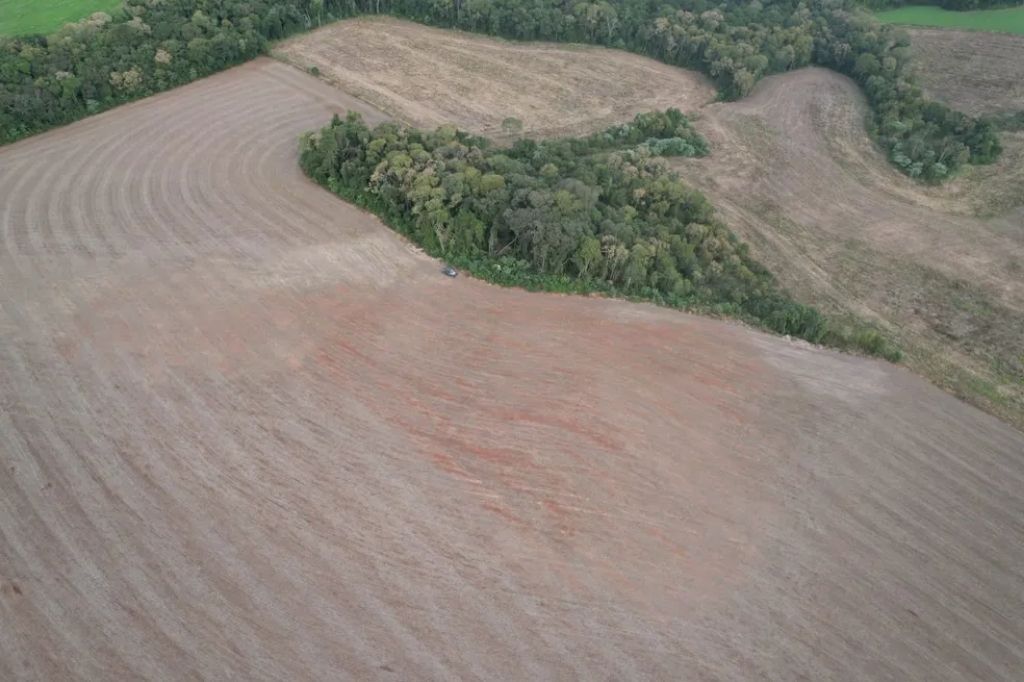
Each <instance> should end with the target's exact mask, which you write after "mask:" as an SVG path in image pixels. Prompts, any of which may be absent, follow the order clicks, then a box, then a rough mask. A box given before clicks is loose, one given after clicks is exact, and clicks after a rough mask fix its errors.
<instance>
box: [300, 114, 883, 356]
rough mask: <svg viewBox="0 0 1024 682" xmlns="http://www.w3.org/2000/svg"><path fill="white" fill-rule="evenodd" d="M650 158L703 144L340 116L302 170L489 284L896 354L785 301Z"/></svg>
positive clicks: (679, 136)
mask: <svg viewBox="0 0 1024 682" xmlns="http://www.w3.org/2000/svg"><path fill="white" fill-rule="evenodd" d="M654 150H661V152H662V154H667V153H673V154H680V155H685V156H698V155H703V154H705V153H706V144H705V142H704V140H703V139H702V138H701V137H700V136H699V135H698V134H697V133H696V132H695V131H694V130H693V129H692V128H691V127H690V124H689V122H688V121H687V120H686V118H685V117H684V116H683V115H682V114H680V113H679V112H678V111H675V110H668V111H666V112H662V113H650V114H641V115H639V116H637V117H636V119H635V120H634V121H633V122H632V123H629V124H626V125H621V126H615V127H613V128H609V129H608V130H606V131H604V132H601V133H596V134H594V135H590V136H587V137H583V138H565V139H558V140H549V141H542V142H538V141H534V140H529V139H523V140H519V141H517V142H516V143H515V144H514V145H513V146H512V147H511V148H501V147H496V146H494V145H492V144H491V143H490V142H489V141H488V140H486V139H484V138H480V137H474V136H471V135H468V134H466V133H464V132H461V131H458V130H456V129H455V128H454V127H451V126H446V127H442V128H439V129H437V130H436V131H433V132H424V131H420V130H415V129H411V128H408V127H405V126H402V125H399V124H397V123H384V124H381V125H379V126H377V127H376V128H373V129H371V128H369V127H368V126H367V125H366V124H365V123H364V122H363V121H362V119H361V118H360V117H359V116H358V115H356V114H354V113H350V114H349V115H348V116H347V117H346V118H345V119H341V118H339V117H335V118H334V120H333V121H332V122H331V124H330V125H329V126H327V127H326V128H324V129H322V130H321V131H319V132H317V133H311V134H307V135H306V136H305V137H304V138H303V140H302V147H301V157H300V163H301V164H302V168H303V169H304V170H305V172H306V173H307V174H309V175H310V176H311V177H312V178H313V179H315V180H316V181H317V182H319V183H321V184H322V185H324V186H325V187H328V188H329V189H331V190H332V191H333V192H335V193H337V194H339V195H340V196H342V197H344V198H346V199H348V200H350V201H353V202H355V203H357V204H359V205H361V206H363V207H366V208H368V209H370V210H372V211H374V212H375V213H377V214H378V215H379V216H381V217H382V218H383V219H384V220H385V221H386V222H387V223H388V224H390V225H391V226H392V227H394V228H395V229H397V230H398V231H400V232H401V233H403V234H405V235H406V236H408V237H409V238H410V239H412V240H413V241H414V242H416V243H417V244H419V245H420V246H422V247H423V248H424V249H425V250H426V251H427V252H428V253H430V254H432V255H434V256H437V257H441V258H444V259H446V260H448V261H450V262H452V263H453V264H456V265H458V266H460V267H463V268H465V269H467V270H469V271H470V272H471V273H473V274H475V275H477V276H479V277H481V278H483V279H486V280H489V281H491V282H494V283H497V284H502V285H506V286H522V287H525V288H527V289H535V290H546V291H561V292H568V293H590V292H600V293H604V294H608V295H613V296H623V297H627V298H637V299H643V300H649V301H654V302H656V303H659V304H662V305H668V306H672V307H678V308H685V309H696V310H701V311H705V312H712V313H716V314H721V315H729V316H734V317H738V318H741V319H744V320H747V321H751V322H753V323H755V324H757V325H759V326H761V327H763V328H766V329H769V330H772V331H775V332H778V333H780V334H789V335H792V336H797V337H800V338H803V339H807V340H808V341H811V342H814V343H831V344H832V345H837V346H840V347H844V348H851V349H858V350H862V351H864V352H868V353H872V354H876V355H882V356H885V357H890V358H894V357H896V355H895V351H894V350H893V349H892V347H891V346H890V345H889V344H888V343H886V342H885V341H884V339H881V337H878V338H875V337H873V336H870V335H861V336H857V335H854V334H845V335H844V333H843V332H841V331H837V330H833V329H830V327H829V324H828V321H827V320H826V319H825V318H824V317H823V316H822V315H821V314H820V313H819V312H818V311H817V310H815V309H814V308H811V307H809V306H805V305H802V304H800V303H797V302H795V301H793V300H792V299H791V298H789V297H788V296H787V295H786V294H785V293H784V292H783V291H782V290H781V289H780V288H779V287H778V286H777V284H776V282H775V279H774V278H773V277H772V275H771V274H770V273H769V272H768V271H767V270H765V268H764V267H762V266H761V265H760V264H759V263H757V262H756V261H755V260H754V259H753V258H752V257H751V256H750V254H749V252H748V248H747V245H746V244H744V243H741V242H740V241H739V240H738V239H736V237H735V236H734V235H733V234H732V232H731V231H729V229H728V228H727V227H726V226H725V225H724V224H722V223H721V222H720V221H719V220H718V219H717V218H716V217H715V216H714V211H713V209H712V207H711V205H710V204H709V203H708V201H707V200H706V199H705V197H704V196H703V195H702V194H701V193H700V192H698V191H696V190H694V189H692V188H690V187H688V186H686V185H685V184H684V183H683V182H682V181H681V180H680V179H679V178H678V176H677V175H675V174H674V173H673V172H671V171H670V170H669V169H668V168H667V167H666V165H665V164H664V163H663V162H662V161H661V159H660V157H659V156H658V155H657V154H656V153H655V151H654Z"/></svg>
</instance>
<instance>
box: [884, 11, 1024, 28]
mask: <svg viewBox="0 0 1024 682" xmlns="http://www.w3.org/2000/svg"><path fill="white" fill-rule="evenodd" d="M876 16H877V17H878V20H879V21H881V22H883V23H886V24H905V25H909V26H935V27H938V28H961V29H966V30H969V31H993V32H996V33H1016V34H1017V35H1024V7H1007V8H1005V9H986V10H977V11H973V12H951V11H949V10H946V9H942V8H941V7H929V6H924V5H914V6H910V7H900V8H899V9H893V10H888V11H886V12H879V13H878V14H877V15H876Z"/></svg>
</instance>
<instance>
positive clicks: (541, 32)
mask: <svg viewBox="0 0 1024 682" xmlns="http://www.w3.org/2000/svg"><path fill="white" fill-rule="evenodd" d="M367 13H388V14H392V15H395V16H400V17H405V18H410V19H413V20H416V21H420V22H424V23H429V24H433V25H438V26H445V27H455V28H461V29H465V30H469V31H476V32H483V33H488V34H493V35H497V36H503V37H506V38H513V39H523V40H550V41H575V42H587V43H595V44H601V45H607V46H610V47H618V48H623V49H628V50H632V51H634V52H638V53H641V54H645V55H649V56H651V57H654V58H656V59H659V60H661V61H664V62H666V63H669V64H674V65H679V66H686V67H692V68H696V69H699V70H701V71H703V72H705V73H707V74H708V75H709V76H711V77H712V78H713V79H714V80H715V82H716V83H717V84H718V87H719V88H720V90H721V93H722V95H723V96H724V97H726V98H736V97H742V96H743V95H745V94H747V93H748V92H749V91H750V90H751V88H753V86H754V84H755V83H756V82H757V81H758V80H759V79H760V78H762V77H763V76H765V75H767V74H771V73H776V72H781V71H787V70H790V69H795V68H799V67H802V66H807V65H809V64H819V65H822V66H827V67H829V68H832V69H835V70H837V71H839V72H840V73H844V74H846V75H848V76H850V77H852V78H854V79H855V80H857V82H858V83H860V84H861V86H862V87H863V88H864V91H865V93H866V94H867V97H868V100H869V102H870V105H871V109H872V113H873V115H872V118H871V130H872V132H873V133H874V134H875V135H876V137H877V139H878V140H879V142H880V143H881V144H882V145H883V146H884V147H885V149H886V150H887V151H888V153H889V158H890V159H891V160H892V162H893V163H894V164H896V165H897V166H898V167H899V168H900V169H902V170H903V171H904V172H905V173H907V174H908V175H910V176H912V177H919V178H922V179H925V180H929V181H941V180H942V179H943V178H946V177H948V176H949V175H950V174H952V173H953V172H955V171H956V169H957V168H958V167H960V166H961V165H963V164H964V163H987V162H989V161H991V160H993V159H994V158H995V157H996V156H997V155H998V154H999V152H1000V148H999V141H998V138H997V136H996V133H995V130H994V128H993V127H992V125H991V124H990V123H988V122H984V121H979V120H977V119H974V118H971V117H969V116H966V115H964V114H962V113H959V112H956V111H953V110H951V109H949V108H948V107H946V106H944V105H942V104H939V103H936V102H930V101H927V100H926V99H925V98H924V97H923V96H922V94H921V91H920V88H918V86H917V85H916V84H915V82H914V79H913V77H912V74H911V70H910V52H909V50H908V49H907V47H908V39H907V37H906V35H905V34H903V33H901V32H899V31H897V30H895V29H893V28H892V27H889V26H883V25H881V24H879V23H878V22H877V21H875V20H874V19H873V18H872V17H871V16H870V15H869V14H868V13H867V12H866V11H864V10H863V9H861V8H860V7H859V6H857V5H856V4H855V2H854V0H775V1H773V2H770V3H765V2H761V1H760V0H754V1H753V2H749V1H746V0H743V1H741V0H724V1H722V2H711V1H710V0H617V1H616V2H615V3H614V4H613V3H610V2H607V1H606V0H598V1H596V2H595V1H588V0H126V2H125V3H124V5H123V9H122V11H121V12H120V13H119V14H117V15H116V16H113V17H111V16H108V15H105V14H102V13H98V14H95V15H93V16H92V17H90V18H89V19H86V20H83V21H82V22H79V23H78V24H73V25H69V26H67V27H65V28H63V29H61V30H60V31H58V32H57V33H55V34H53V35H51V36H28V37H19V38H4V39H0V143H2V142H9V141H12V140H15V139H18V138H20V137H23V136H25V135H29V134H31V133H34V132H38V131H40V130H44V129H46V128H49V127H52V126H55V125H60V124H63V123H67V122H70V121H74V120H76V119H78V118H81V117H83V116H86V115H88V114H90V113H93V112H96V111H100V110H102V109H106V108H109V107H112V106H115V105H117V104H120V103H122V102H126V101H129V100H132V99H137V98H139V97H143V96H146V95H149V94H152V93H154V92H157V91H160V90H165V89H167V88H171V87H174V86H176V85H180V84H182V83H185V82H188V81H191V80H194V79H196V78H199V77H202V76H205V75H208V74H210V73H213V72H214V71H217V70H220V69H223V68H226V67H228V66H231V65H234V64H237V63H239V62H242V61H245V60H247V59H250V58H252V57H254V56H256V55H258V54H260V53H261V52H263V51H264V50H265V48H266V44H267V41H269V40H274V39H277V38H282V37H284V36H287V35H289V34H290V33H294V32H296V31H300V30H305V29H308V28H310V27H312V26H315V25H317V24H319V23H322V22H324V21H327V20H331V19H335V18H341V17H347V16H354V15H358V14H367Z"/></svg>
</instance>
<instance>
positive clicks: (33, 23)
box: [0, 0, 121, 36]
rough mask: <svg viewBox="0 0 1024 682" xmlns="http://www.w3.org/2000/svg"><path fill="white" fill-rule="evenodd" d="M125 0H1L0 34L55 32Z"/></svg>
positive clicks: (115, 6)
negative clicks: (67, 24) (65, 25)
mask: <svg viewBox="0 0 1024 682" xmlns="http://www.w3.org/2000/svg"><path fill="white" fill-rule="evenodd" d="M120 6H121V0H0V36H17V35H29V34H32V33H44V34H45V33H52V32H54V31H56V30H57V29H59V28H60V27H61V26H63V25H64V24H66V23H69V22H72V21H78V20H79V19H83V18H85V17H87V16H89V15H90V14H92V13H93V12H107V13H112V12H115V11H117V9H118V8H119V7H120Z"/></svg>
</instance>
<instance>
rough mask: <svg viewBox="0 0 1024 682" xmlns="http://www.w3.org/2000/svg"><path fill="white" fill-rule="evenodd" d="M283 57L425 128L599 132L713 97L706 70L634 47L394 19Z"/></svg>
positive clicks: (317, 39) (327, 33) (356, 23)
mask: <svg viewBox="0 0 1024 682" xmlns="http://www.w3.org/2000/svg"><path fill="white" fill-rule="evenodd" d="M274 55H275V56H277V57H279V58H281V59H284V60H286V61H288V62H290V63H292V64H295V65H297V66H300V67H301V68H306V69H308V68H310V67H314V66H315V67H316V68H317V69H319V71H320V74H321V76H322V77H323V78H325V79H326V80H328V81H329V82H331V83H334V84H335V85H337V86H339V87H340V88H341V89H343V90H344V91H345V92H348V93H350V94H353V95H356V96H358V97H360V98H362V99H364V100H366V101H368V102H370V103H372V104H374V105H375V106H377V107H378V108H380V109H382V110H383V111H386V112H387V113H389V114H390V115H392V116H394V117H396V118H399V119H401V120H404V121H406V122H408V123H411V124H413V125H416V126H420V127H427V128H434V127H437V126H439V125H443V124H446V123H455V124H456V125H458V126H459V127H461V128H463V129H465V130H470V131H472V132H476V133H484V134H488V135H493V136H500V135H502V134H503V130H502V127H501V122H502V121H503V120H504V119H505V118H509V117H511V118H516V119H519V120H520V121H521V122H522V124H523V129H524V131H525V132H528V133H531V134H534V135H569V134H574V133H580V132H591V131H593V130H597V129H600V128H604V127H606V126H608V125H612V124H615V123H621V122H623V121H626V120H628V119H630V118H632V117H633V116H634V115H635V114H637V113H639V112H641V111H650V110H651V109H667V108H669V107H677V108H678V109H681V110H683V111H692V110H694V109H696V108H698V107H700V106H701V105H703V104H705V103H706V102H708V101H710V100H712V99H714V96H715V91H714V88H713V87H712V85H711V84H710V83H709V82H708V81H707V80H706V79H705V78H704V77H702V76H700V75H699V74H697V73H695V72H692V71H684V70H682V69H676V68H673V67H670V66H666V65H664V64H661V63H659V62H656V61H653V60H650V59H644V58H642V57H638V56H636V55H632V54H629V53H626V52H620V51H612V50H604V49H600V48H593V47H584V46H574V45H551V44H546V43H513V42H507V41H503V40H498V39H495V38H488V37H485V36H479V35H473V34H469V33H460V32H456V31H445V30H442V29H435V28H428V27H425V26H421V25H419V24H414V23H410V22H406V21H399V20H396V19H390V18H368V19H353V20H349V21H341V22H338V23H335V24H331V25H330V26H326V27H324V28H321V29H319V30H317V31H313V32H312V33H305V34H302V35H299V36H296V37H294V38H291V39H289V40H287V41H285V42H283V43H281V44H279V45H278V46H277V47H276V48H275V50H274Z"/></svg>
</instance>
